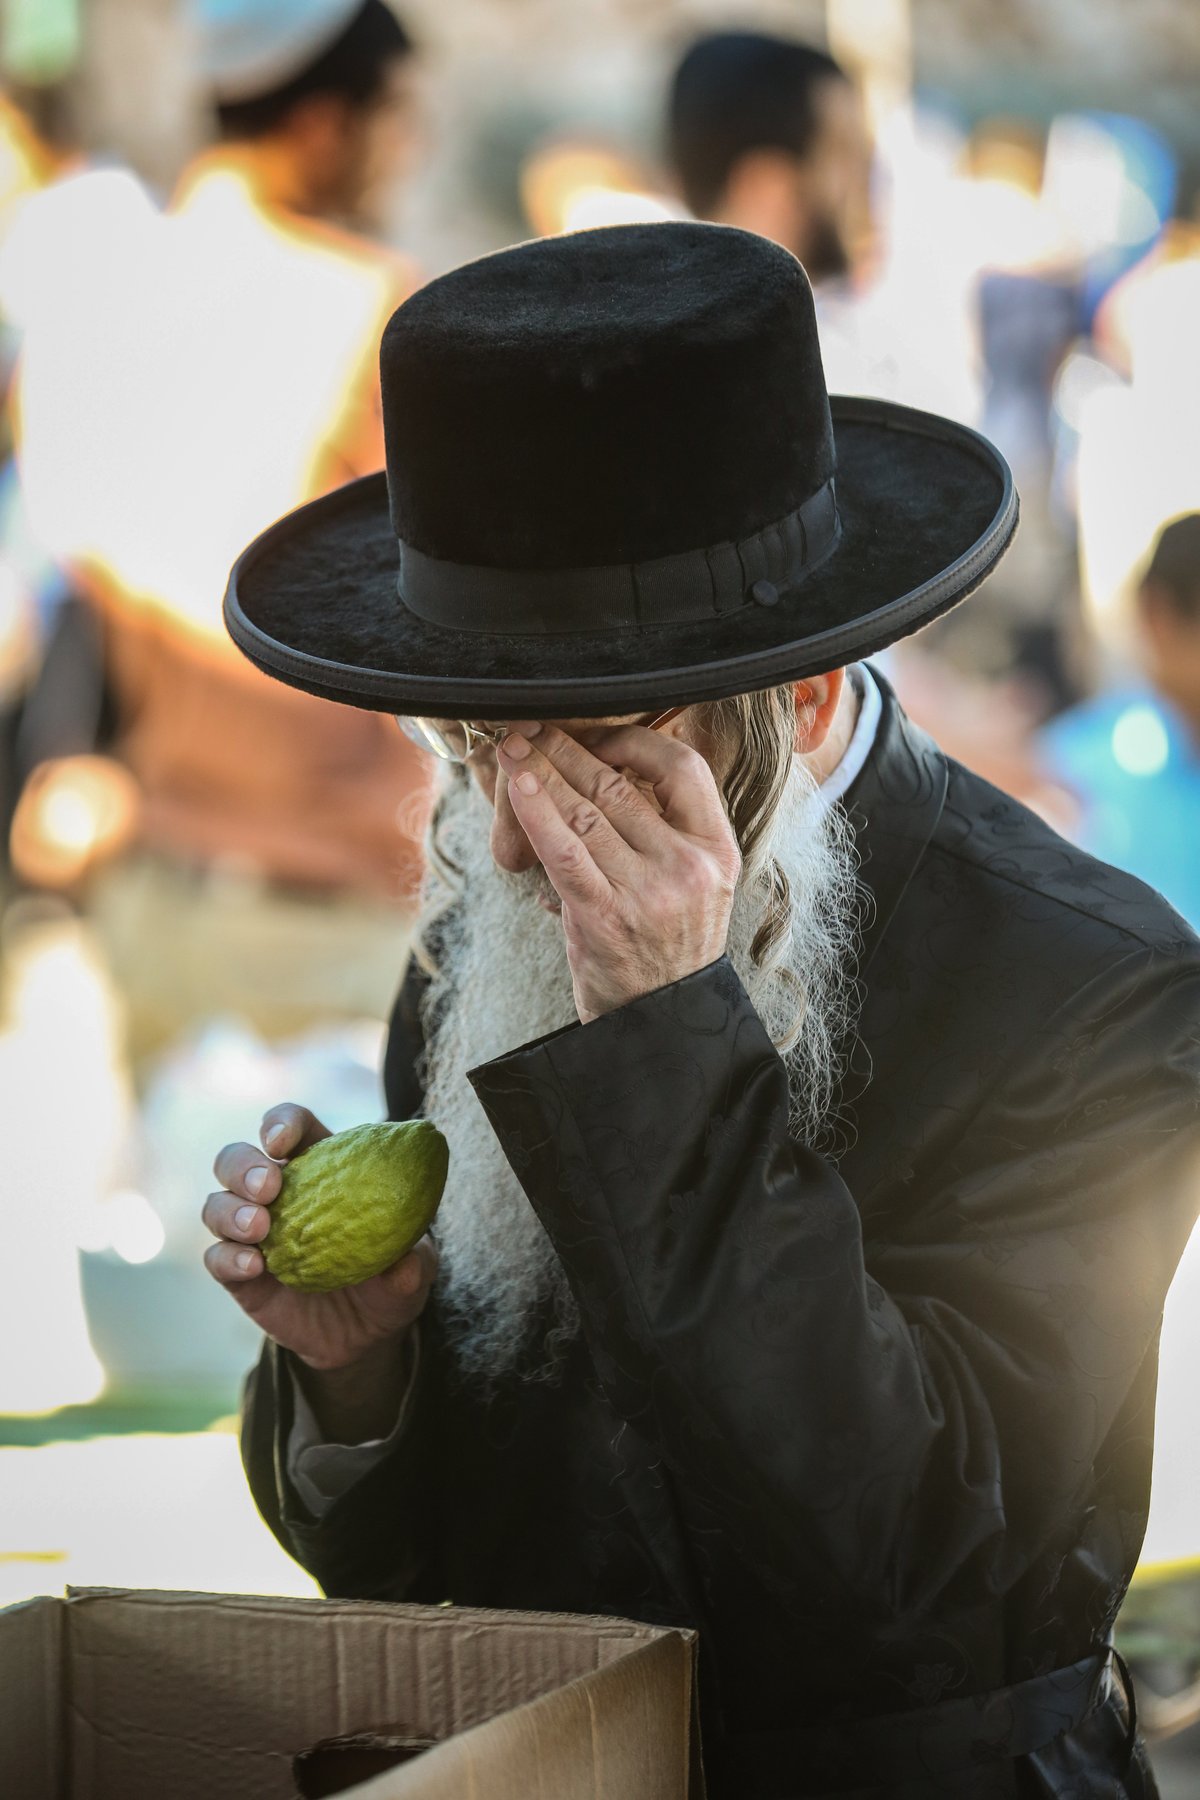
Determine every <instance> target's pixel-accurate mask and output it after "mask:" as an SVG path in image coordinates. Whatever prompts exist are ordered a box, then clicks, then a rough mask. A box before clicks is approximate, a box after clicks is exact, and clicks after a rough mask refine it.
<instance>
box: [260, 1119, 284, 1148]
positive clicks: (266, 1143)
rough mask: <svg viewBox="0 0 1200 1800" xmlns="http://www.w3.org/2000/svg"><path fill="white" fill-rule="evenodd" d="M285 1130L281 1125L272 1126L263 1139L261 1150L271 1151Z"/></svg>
mask: <svg viewBox="0 0 1200 1800" xmlns="http://www.w3.org/2000/svg"><path fill="white" fill-rule="evenodd" d="M285 1129H286V1127H284V1126H283V1125H272V1127H271V1129H270V1131H268V1132H267V1133H266V1134H265V1135H264V1137H263V1148H264V1149H266V1150H271V1149H273V1148H274V1146H275V1145H276V1144H278V1143H279V1141H280V1139H281V1138H282V1137H283V1134H284V1131H285Z"/></svg>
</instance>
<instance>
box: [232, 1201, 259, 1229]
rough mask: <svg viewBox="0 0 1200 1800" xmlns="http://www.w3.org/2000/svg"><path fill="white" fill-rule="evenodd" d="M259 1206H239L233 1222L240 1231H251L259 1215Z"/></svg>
mask: <svg viewBox="0 0 1200 1800" xmlns="http://www.w3.org/2000/svg"><path fill="white" fill-rule="evenodd" d="M257 1213H258V1208H257V1206H239V1207H238V1209H237V1211H236V1212H235V1213H234V1215H233V1222H234V1224H235V1225H236V1226H237V1228H238V1230H239V1231H249V1229H250V1227H251V1226H252V1225H253V1223H254V1220H255V1218H256V1216H257Z"/></svg>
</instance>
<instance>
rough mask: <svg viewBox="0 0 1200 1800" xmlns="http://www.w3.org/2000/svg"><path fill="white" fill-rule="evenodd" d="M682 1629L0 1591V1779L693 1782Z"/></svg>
mask: <svg viewBox="0 0 1200 1800" xmlns="http://www.w3.org/2000/svg"><path fill="white" fill-rule="evenodd" d="M694 1653H695V1644H694V1641H693V1636H692V1634H690V1633H688V1632H681V1631H664V1630H658V1629H656V1628H655V1627H653V1626H650V1625H641V1624H636V1623H632V1622H628V1621H625V1620H620V1619H606V1618H574V1617H568V1616H565V1615H558V1614H552V1613H501V1612H480V1611H471V1610H468V1609H467V1608H465V1607H421V1606H385V1605H379V1604H376V1603H374V1602H370V1601H340V1600H285V1599H278V1600H276V1599H259V1598H254V1597H241V1596H229V1595H220V1594H184V1593H151V1592H141V1591H137V1590H133V1591H127V1590H122V1589H107V1588H95V1589H93V1588H82V1589H69V1590H68V1593H67V1596H66V1598H65V1599H61V1600H51V1599H45V1600H31V1601H27V1602H25V1603H24V1604H22V1605H19V1606H14V1607H10V1608H8V1609H7V1610H6V1611H3V1612H0V1797H2V1800H166V1797H167V1796H170V1800H301V1797H304V1800H309V1797H315V1796H317V1795H320V1794H331V1793H349V1792H353V1794H354V1796H355V1800H465V1797H467V1796H471V1797H472V1800H475V1797H479V1800H482V1797H483V1796H484V1795H486V1796H487V1800H533V1797H536V1800H685V1796H686V1797H687V1800H702V1795H703V1785H702V1777H701V1775H700V1766H699V1755H698V1751H697V1748H696V1739H695V1726H694V1706H693V1693H692V1676H693V1661H694Z"/></svg>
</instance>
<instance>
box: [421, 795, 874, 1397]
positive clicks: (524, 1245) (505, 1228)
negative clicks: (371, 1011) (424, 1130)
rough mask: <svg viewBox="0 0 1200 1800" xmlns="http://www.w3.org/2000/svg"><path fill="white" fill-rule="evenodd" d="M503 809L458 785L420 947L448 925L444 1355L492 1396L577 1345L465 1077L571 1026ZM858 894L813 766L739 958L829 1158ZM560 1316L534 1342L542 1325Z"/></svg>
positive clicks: (736, 942)
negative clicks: (769, 942) (775, 940)
mask: <svg viewBox="0 0 1200 1800" xmlns="http://www.w3.org/2000/svg"><path fill="white" fill-rule="evenodd" d="M491 819H492V807H491V803H490V802H489V801H488V800H487V798H486V797H485V795H483V794H482V793H481V792H480V790H479V789H478V788H477V787H476V785H475V783H474V782H473V781H471V780H469V779H467V780H463V779H461V778H458V779H456V780H455V782H454V785H453V786H452V787H451V788H450V789H449V791H448V792H447V793H446V794H445V795H444V797H443V799H442V801H441V804H440V806H439V809H438V812H437V815H436V818H435V823H434V842H435V845H436V849H437V851H438V852H439V853H440V856H441V857H444V858H448V859H449V861H450V862H451V864H453V865H455V866H456V867H457V868H458V869H459V870H460V871H461V872H462V885H461V887H459V888H458V889H457V890H455V889H452V888H450V887H449V886H448V885H447V882H446V880H445V879H443V878H442V877H441V876H440V875H439V874H438V873H437V872H436V867H431V869H430V872H429V874H428V875H427V877H426V885H425V891H424V894H423V897H422V908H421V914H420V918H419V920H418V926H417V931H418V938H421V937H422V936H423V935H424V934H426V933H427V932H428V931H429V930H430V928H431V927H432V926H433V925H434V924H437V925H438V933H439V935H438V938H437V940H436V941H437V955H438V963H439V969H438V973H437V974H436V975H435V976H434V977H433V979H432V981H431V983H430V985H429V988H428V990H427V992H426V994H425V997H424V1000H423V1003H422V1022H423V1025H424V1029H425V1038H426V1047H425V1059H424V1079H425V1112H426V1115H427V1117H429V1118H431V1119H433V1120H434V1121H435V1122H436V1124H437V1125H438V1126H439V1127H440V1129H441V1130H442V1131H443V1133H444V1134H445V1136H446V1138H447V1140H448V1142H449V1146H450V1175H449V1180H448V1181H447V1184H446V1191H445V1194H444V1196H443V1199H442V1203H441V1207H440V1209H439V1211H438V1216H437V1223H436V1226H435V1228H434V1235H435V1237H436V1239H437V1243H438V1249H439V1251H440V1254H441V1269H440V1272H439V1275H438V1292H439V1296H440V1305H441V1310H442V1313H443V1316H444V1318H445V1321H446V1325H447V1331H448V1335H449V1342H450V1345H451V1348H452V1351H453V1353H454V1355H455V1357H456V1360H457V1362H458V1364H459V1366H460V1368H461V1370H462V1372H463V1374H464V1376H466V1377H467V1378H469V1379H471V1380H472V1381H473V1382H478V1383H480V1384H481V1385H483V1386H488V1385H490V1384H491V1383H492V1382H494V1381H496V1380H497V1379H499V1378H500V1377H501V1376H503V1375H505V1374H507V1373H509V1372H511V1371H512V1370H514V1369H520V1370H521V1372H522V1373H523V1374H524V1375H525V1376H527V1377H528V1378H531V1379H537V1378H546V1377H552V1376H553V1375H554V1373H555V1372H556V1370H557V1369H558V1368H559V1367H560V1366H561V1358H562V1353H563V1351H564V1350H565V1349H566V1347H567V1346H568V1345H569V1343H570V1342H571V1340H572V1339H573V1338H574V1336H575V1335H576V1333H577V1331H578V1326H579V1318H578V1309H577V1307H576V1304H575V1300H574V1296H573V1295H572V1293H571V1290H570V1287H569V1285H568V1283H567V1280H566V1276H565V1274H564V1271H563V1267H562V1264H561V1263H560V1261H559V1259H558V1256H557V1254H556V1253H555V1250H554V1247H553V1245H552V1243H551V1241H550V1239H549V1237H548V1236H547V1234H546V1232H545V1230H544V1228H543V1226H542V1224H541V1222H540V1220H539V1219H538V1217H537V1214H536V1213H535V1212H534V1210H533V1208H532V1206H531V1205H530V1204H529V1201H528V1200H527V1199H526V1197H525V1193H524V1190H523V1189H522V1188H521V1186H520V1184H519V1182H518V1181H517V1179H516V1177H515V1175H514V1174H513V1172H512V1169H511V1168H510V1167H509V1164H508V1162H507V1160H506V1158H505V1156H504V1154H503V1152H502V1150H501V1149H500V1145H499V1142H498V1140H497V1138H496V1136H495V1134H494V1132H493V1131H492V1128H491V1125H490V1124H489V1123H488V1119H487V1115H486V1114H485V1112H484V1110H483V1108H482V1106H481V1105H480V1103H479V1101H478V1100H477V1099H476V1097H475V1093H474V1090H473V1089H472V1087H471V1085H470V1083H469V1082H468V1081H467V1078H466V1071H467V1070H468V1069H470V1068H474V1067H475V1066H476V1065H477V1064H480V1063H485V1062H489V1061H491V1060H492V1059H493V1058H494V1057H497V1056H500V1055H502V1054H503V1053H504V1052H506V1051H511V1050H515V1049H518V1048H519V1047H520V1046H521V1045H522V1044H527V1043H529V1042H530V1041H532V1040H533V1039H535V1038H540V1037H543V1036H545V1035H546V1034H547V1033H548V1032H552V1031H557V1030H559V1029H560V1028H561V1027H562V1026H565V1025H571V1024H574V1023H576V1022H577V1020H578V1013H577V1011H576V1008H575V999H574V993H573V990H572V985H571V971H570V967H569V965H568V962H567V955H566V946H565V942H564V938H563V930H562V923H561V920H560V919H559V917H558V916H557V914H555V913H552V912H548V911H546V910H545V909H544V908H543V907H541V906H539V905H538V903H537V901H538V896H539V894H545V895H552V893H553V889H552V888H551V886H550V883H549V881H548V879H547V877H546V876H545V874H544V873H543V871H542V870H541V869H540V868H535V869H532V870H529V871H527V872H526V873H524V874H521V875H513V874H509V873H508V872H507V871H505V870H503V869H500V868H498V867H497V865H496V863H495V862H494V861H493V859H492V855H491V850H490V847H489V832H490V826H491ZM772 859H774V861H775V862H776V863H778V865H779V866H780V867H781V868H782V869H783V871H784V872H785V873H786V875H787V877H788V880H789V882H790V884H791V894H792V906H791V930H790V933H789V934H786V935H785V936H784V937H783V939H782V940H781V941H780V943H779V944H778V945H777V946H776V947H775V949H774V951H773V952H772V953H771V955H770V956H768V957H767V958H766V966H764V967H759V966H757V965H756V964H755V963H754V961H753V959H752V957H751V953H750V949H751V944H752V942H753V940H754V938H755V936H756V935H757V932H758V929H759V926H760V924H761V923H762V919H763V914H764V908H765V905H766V901H767V897H768V883H769V873H768V872H769V870H770V867H771V861H772ZM858 894H859V889H858V884H857V878H856V858H855V853H854V843H853V834H852V832H851V829H850V825H849V821H848V820H847V818H846V815H845V814H844V813H843V812H842V810H841V808H840V807H833V808H830V807H828V806H826V805H825V804H824V803H823V802H822V801H821V799H820V796H819V794H818V793H817V792H816V791H815V789H814V786H813V783H812V780H811V777H810V776H809V774H808V772H807V770H806V769H805V767H804V765H803V764H802V763H801V762H800V761H799V760H797V761H796V762H795V763H794V764H793V772H792V779H791V781H790V783H789V786H788V789H787V791H786V792H785V795H784V798H783V800H782V802H781V803H780V806H779V808H778V810H777V812H776V815H775V818H774V820H773V821H772V824H771V827H770V829H769V831H768V832H767V834H766V835H765V837H764V839H763V840H762V841H761V842H760V843H759V845H758V846H757V847H756V850H755V854H754V858H753V861H752V863H749V864H748V865H747V866H746V867H745V868H743V871H742V876H741V880H740V882H739V885H738V890H737V894H736V896H735V900H734V906H733V913H732V917H731V920H730V929H729V939H728V945H727V949H728V955H729V958H730V961H731V962H732V964H733V966H734V968H735V969H736V970H737V973H738V975H739V977H740V979H741V981H742V983H743V985H744V987H745V988H746V992H747V994H748V996H749V998H750V1000H751V1002H752V1004H753V1006H754V1008H755V1011H756V1012H757V1013H758V1015H759V1017H760V1019H761V1020H762V1022H763V1025H764V1026H765V1028H766V1030H767V1033H768V1035H769V1037H770V1038H771V1041H772V1042H773V1043H774V1044H776V1046H777V1047H779V1048H780V1049H781V1051H782V1052H783V1053H784V1055H785V1058H786V1063H787V1069H788V1077H789V1092H790V1110H789V1125H790V1129H791V1131H792V1134H793V1135H794V1136H796V1137H798V1138H802V1139H803V1140H805V1141H806V1142H808V1143H810V1144H813V1145H816V1146H820V1147H822V1148H829V1147H830V1143H831V1139H832V1137H833V1134H834V1127H835V1121H833V1120H832V1119H831V1117H830V1107H831V1103H832V1099H833V1095H834V1092H835V1090H836V1087H837V1081H838V1075H839V1072H840V1067H841V1056H842V1053H843V1051H844V1049H845V1047H846V1044H847V1041H848V1038H849V1033H850V1028H851V1026H852V1023H853V1018H854V1009H855V999H856V988H855V983H854V968H855V964H854V955H855V946H856V943H857V922H858ZM546 1309H548V1311H549V1317H550V1321H551V1323H550V1326H549V1329H548V1331H547V1330H545V1329H544V1330H543V1332H542V1334H540V1341H534V1338H533V1331H532V1327H533V1325H534V1324H535V1322H536V1320H537V1319H538V1318H539V1317H541V1318H542V1319H543V1320H545V1318H546V1316H547V1311H546Z"/></svg>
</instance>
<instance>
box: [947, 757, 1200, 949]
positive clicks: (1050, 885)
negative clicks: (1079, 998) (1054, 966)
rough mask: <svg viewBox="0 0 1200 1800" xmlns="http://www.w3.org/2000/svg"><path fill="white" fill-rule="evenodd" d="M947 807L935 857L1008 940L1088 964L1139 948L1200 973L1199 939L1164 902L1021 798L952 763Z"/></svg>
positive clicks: (948, 760)
mask: <svg viewBox="0 0 1200 1800" xmlns="http://www.w3.org/2000/svg"><path fill="white" fill-rule="evenodd" d="M946 765H947V772H948V778H947V788H946V800H945V805H944V808H943V810H942V815H941V818H940V820H939V822H938V827H937V829H936V831H935V832H934V834H933V837H932V839H931V841H930V844H929V855H930V857H931V858H932V859H933V861H934V862H935V863H941V864H942V865H943V866H944V867H945V869H946V870H947V871H953V875H954V878H955V879H956V880H957V881H958V882H959V883H962V884H965V885H966V886H967V887H969V888H970V889H971V891H972V892H973V894H974V895H975V896H976V899H977V902H978V904H980V905H982V906H985V907H986V909H987V911H988V912H989V914H992V915H994V916H995V918H996V919H997V920H1002V921H1003V922H1004V927H1005V929H1007V930H1008V931H1010V932H1012V933H1015V934H1017V935H1020V934H1021V933H1029V934H1030V935H1031V936H1032V935H1037V936H1038V937H1040V938H1041V939H1043V940H1045V939H1047V938H1054V939H1055V940H1057V941H1058V942H1060V943H1061V946H1062V952H1063V954H1064V955H1068V956H1069V955H1070V954H1071V952H1072V947H1074V948H1075V949H1076V950H1077V951H1078V953H1079V955H1080V958H1081V960H1086V961H1089V962H1090V961H1091V960H1092V959H1093V958H1094V957H1095V955H1096V954H1097V952H1098V951H1099V952H1100V953H1102V954H1105V955H1108V956H1123V955H1128V954H1132V953H1136V952H1137V950H1138V949H1139V948H1140V949H1142V950H1144V951H1145V952H1146V953H1147V954H1148V955H1151V956H1153V955H1154V954H1155V953H1157V954H1159V955H1163V956H1167V957H1169V958H1171V959H1172V960H1181V959H1182V960H1183V961H1184V962H1189V963H1192V964H1200V939H1197V937H1196V935H1195V934H1194V932H1193V931H1192V930H1191V928H1190V926H1189V925H1188V924H1187V922H1186V921H1185V920H1184V919H1182V918H1181V917H1180V915H1179V914H1178V913H1177V912H1176V911H1175V910H1174V908H1173V907H1172V906H1171V905H1170V904H1169V903H1168V902H1167V901H1166V900H1165V899H1164V898H1163V896H1162V895H1161V894H1160V893H1158V892H1156V890H1155V889H1154V888H1152V887H1149V886H1147V884H1146V883H1145V882H1144V881H1139V880H1138V878H1137V876H1135V875H1131V874H1129V873H1128V872H1127V871H1125V870H1123V869H1118V868H1115V867H1113V865H1112V864H1110V863H1105V862H1101V861H1100V860H1099V859H1098V858H1097V857H1094V856H1091V855H1089V854H1088V852H1087V851H1085V850H1082V849H1080V848H1079V846H1078V845H1076V844H1073V843H1071V842H1069V840H1068V839H1066V838H1064V837H1061V836H1060V835H1059V833H1058V832H1057V831H1055V830H1054V829H1053V827H1052V826H1050V825H1048V824H1047V823H1046V821H1045V820H1044V819H1042V818H1040V817H1039V816H1038V815H1037V814H1036V813H1034V812H1032V811H1031V810H1030V809H1029V808H1028V807H1027V806H1023V805H1022V804H1021V802H1020V801H1018V800H1015V799H1013V797H1012V795H1010V794H1006V793H1004V792H1003V791H1002V790H1001V789H999V788H996V787H993V786H992V785H991V783H990V782H988V781H985V780H984V779H983V777H982V776H980V775H977V774H975V773H974V772H973V771H972V770H971V769H968V768H966V767H965V766H964V765H963V764H961V763H958V762H956V761H954V759H953V758H951V757H947V758H946Z"/></svg>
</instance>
